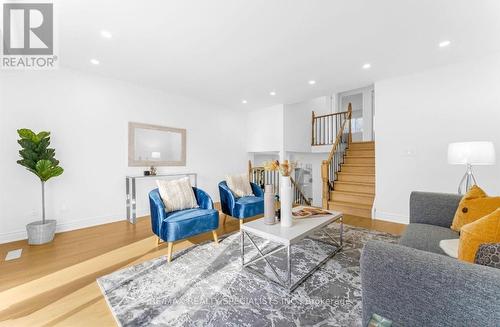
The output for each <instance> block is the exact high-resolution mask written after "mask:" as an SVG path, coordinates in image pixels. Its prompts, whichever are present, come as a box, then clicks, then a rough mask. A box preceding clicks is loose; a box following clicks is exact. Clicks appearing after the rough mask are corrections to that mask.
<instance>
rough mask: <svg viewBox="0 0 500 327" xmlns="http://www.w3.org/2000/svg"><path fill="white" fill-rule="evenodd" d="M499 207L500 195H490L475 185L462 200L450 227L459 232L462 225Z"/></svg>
mask: <svg viewBox="0 0 500 327" xmlns="http://www.w3.org/2000/svg"><path fill="white" fill-rule="evenodd" d="M497 208H500V197H489V196H488V195H487V194H486V193H485V192H484V191H483V190H482V189H481V188H480V187H479V186H477V185H474V186H473V187H472V188H471V189H470V190H469V191H468V192H467V194H465V195H464V196H463V197H462V199H461V200H460V203H459V205H458V209H457V211H456V213H455V216H454V217H453V223H452V225H451V227H450V228H451V229H452V230H454V231H456V232H459V231H460V229H461V228H462V226H464V225H467V224H470V223H472V222H474V221H476V220H478V219H480V218H482V217H484V216H486V215H488V214H490V213H492V212H493V211H495V210H496V209H497Z"/></svg>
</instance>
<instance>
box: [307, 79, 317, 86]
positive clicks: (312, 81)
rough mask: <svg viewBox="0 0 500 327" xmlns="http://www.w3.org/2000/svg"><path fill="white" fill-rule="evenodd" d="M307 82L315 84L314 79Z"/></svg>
mask: <svg viewBox="0 0 500 327" xmlns="http://www.w3.org/2000/svg"><path fill="white" fill-rule="evenodd" d="M308 83H309V85H314V84H316V81H315V80H310V81H309V82H308Z"/></svg>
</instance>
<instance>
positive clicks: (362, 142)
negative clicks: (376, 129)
mask: <svg viewBox="0 0 500 327" xmlns="http://www.w3.org/2000/svg"><path fill="white" fill-rule="evenodd" d="M369 143H372V144H375V141H356V142H351V145H352V144H369Z"/></svg>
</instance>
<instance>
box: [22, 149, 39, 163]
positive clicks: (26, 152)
mask: <svg viewBox="0 0 500 327" xmlns="http://www.w3.org/2000/svg"><path fill="white" fill-rule="evenodd" d="M19 155H20V156H21V157H22V158H23V159H29V160H33V161H38V160H39V159H40V158H39V156H38V153H37V152H35V151H33V150H30V149H22V150H20V151H19Z"/></svg>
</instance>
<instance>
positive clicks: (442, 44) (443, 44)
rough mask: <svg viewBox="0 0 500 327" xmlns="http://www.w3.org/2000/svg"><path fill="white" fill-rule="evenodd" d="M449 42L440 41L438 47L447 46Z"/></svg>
mask: <svg viewBox="0 0 500 327" xmlns="http://www.w3.org/2000/svg"><path fill="white" fill-rule="evenodd" d="M450 44H451V41H448V40H446V41H442V42H439V47H440V48H444V47H447V46H449V45H450Z"/></svg>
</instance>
